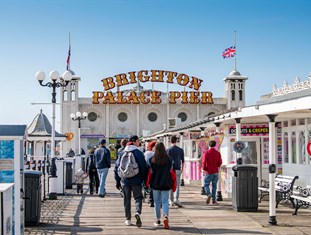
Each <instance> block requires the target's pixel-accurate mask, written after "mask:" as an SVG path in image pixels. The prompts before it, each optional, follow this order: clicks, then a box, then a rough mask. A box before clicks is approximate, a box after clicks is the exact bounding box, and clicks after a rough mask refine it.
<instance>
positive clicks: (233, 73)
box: [229, 70, 241, 76]
mask: <svg viewBox="0 0 311 235" xmlns="http://www.w3.org/2000/svg"><path fill="white" fill-rule="evenodd" d="M229 76H241V74H240V72H239V71H235V70H233V71H232V72H231V73H230V74H229Z"/></svg>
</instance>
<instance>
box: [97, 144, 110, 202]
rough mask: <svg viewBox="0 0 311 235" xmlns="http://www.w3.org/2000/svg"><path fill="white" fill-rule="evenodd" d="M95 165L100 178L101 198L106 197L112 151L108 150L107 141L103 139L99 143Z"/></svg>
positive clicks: (99, 194)
mask: <svg viewBox="0 0 311 235" xmlns="http://www.w3.org/2000/svg"><path fill="white" fill-rule="evenodd" d="M94 156H95V163H96V168H97V172H98V177H99V193H98V196H99V197H102V198H103V197H105V195H106V179H107V175H108V170H109V168H110V167H111V157H110V151H109V149H107V148H106V140H105V139H102V140H101V141H100V142H99V147H98V148H97V149H96V150H95V152H94Z"/></svg>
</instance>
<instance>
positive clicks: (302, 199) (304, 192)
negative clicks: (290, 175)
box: [291, 185, 311, 215]
mask: <svg viewBox="0 0 311 235" xmlns="http://www.w3.org/2000/svg"><path fill="white" fill-rule="evenodd" d="M296 189H297V191H294V192H293V195H291V198H292V199H293V200H294V201H295V212H294V213H293V215H297V212H298V209H299V208H300V207H302V206H305V207H309V206H311V186H310V185H307V187H301V186H297V188H296Z"/></svg>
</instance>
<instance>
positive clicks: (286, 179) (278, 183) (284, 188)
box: [258, 175, 299, 208]
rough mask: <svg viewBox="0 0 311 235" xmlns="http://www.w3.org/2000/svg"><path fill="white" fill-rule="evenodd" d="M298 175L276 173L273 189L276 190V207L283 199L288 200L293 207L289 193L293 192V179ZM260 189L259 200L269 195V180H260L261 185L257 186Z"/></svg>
mask: <svg viewBox="0 0 311 235" xmlns="http://www.w3.org/2000/svg"><path fill="white" fill-rule="evenodd" d="M298 178H299V177H298V176H285V175H277V176H276V178H275V191H276V206H275V207H276V208H277V207H278V205H279V203H280V202H281V201H283V200H289V201H290V202H291V203H292V205H293V208H295V203H294V200H293V199H292V198H291V194H292V192H293V187H294V183H295V180H296V179H298ZM258 190H259V191H260V199H259V202H261V200H262V199H263V198H264V197H265V196H267V195H269V181H266V180H262V181H261V186H260V187H258Z"/></svg>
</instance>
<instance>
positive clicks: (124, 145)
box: [117, 139, 128, 159]
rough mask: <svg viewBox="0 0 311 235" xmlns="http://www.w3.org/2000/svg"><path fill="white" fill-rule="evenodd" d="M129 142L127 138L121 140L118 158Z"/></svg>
mask: <svg viewBox="0 0 311 235" xmlns="http://www.w3.org/2000/svg"><path fill="white" fill-rule="evenodd" d="M127 142H128V141H127V139H122V140H121V147H120V148H119V149H118V154H117V159H118V158H119V157H120V156H122V155H123V153H124V149H125V147H126V144H127Z"/></svg>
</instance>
